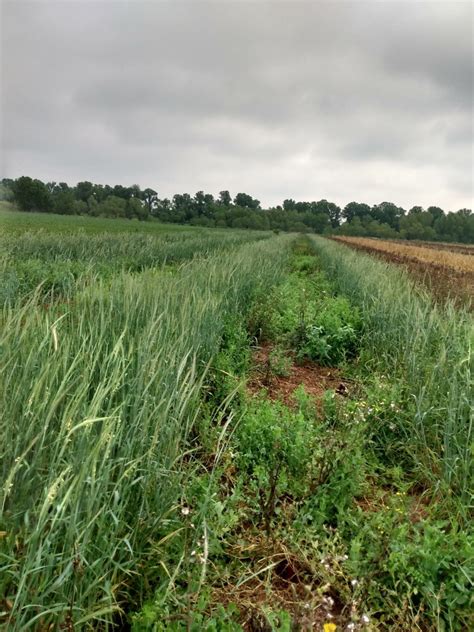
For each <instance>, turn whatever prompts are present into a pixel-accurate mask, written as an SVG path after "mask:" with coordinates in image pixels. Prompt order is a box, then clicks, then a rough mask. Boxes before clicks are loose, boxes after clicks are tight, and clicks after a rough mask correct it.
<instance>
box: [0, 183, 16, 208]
mask: <svg viewBox="0 0 474 632" xmlns="http://www.w3.org/2000/svg"><path fill="white" fill-rule="evenodd" d="M12 184H13V181H11V184H9V183H8V181H7V178H4V179H3V180H2V182H1V183H0V200H1V201H3V202H12V201H13V198H14V194H13V189H12Z"/></svg>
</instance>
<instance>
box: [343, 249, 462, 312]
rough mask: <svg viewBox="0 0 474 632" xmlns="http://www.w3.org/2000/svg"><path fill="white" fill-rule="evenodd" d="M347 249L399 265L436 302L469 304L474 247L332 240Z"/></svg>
mask: <svg viewBox="0 0 474 632" xmlns="http://www.w3.org/2000/svg"><path fill="white" fill-rule="evenodd" d="M335 239H336V240H337V241H339V242H342V243H344V244H346V245H348V246H350V247H351V248H355V249H357V250H363V251H365V252H368V253H369V254H373V255H376V256H378V257H381V258H382V259H385V260H386V261H390V262H392V263H396V264H399V265H403V266H405V268H406V270H407V272H408V273H409V274H410V275H411V276H412V277H413V278H414V279H415V280H417V281H421V282H422V283H423V284H424V285H426V286H428V288H429V289H430V291H431V292H432V293H433V294H434V295H435V296H436V298H439V299H446V298H452V299H454V300H455V301H456V302H458V303H461V304H464V305H466V304H467V305H471V306H472V305H473V298H474V256H473V255H474V248H473V247H471V246H466V245H464V244H444V243H443V244H430V245H429V246H428V245H426V244H425V243H423V245H420V242H417V243H406V242H400V241H390V240H383V239H370V238H367V237H335Z"/></svg>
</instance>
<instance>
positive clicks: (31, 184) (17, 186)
mask: <svg viewBox="0 0 474 632" xmlns="http://www.w3.org/2000/svg"><path fill="white" fill-rule="evenodd" d="M13 196H14V201H15V202H16V203H17V204H18V206H19V207H20V208H21V210H23V211H41V212H47V211H49V210H50V209H51V194H50V193H49V191H48V188H47V187H46V185H45V184H44V183H43V182H41V180H33V179H32V178H30V177H28V176H21V177H20V178H18V179H17V180H15V182H14V183H13Z"/></svg>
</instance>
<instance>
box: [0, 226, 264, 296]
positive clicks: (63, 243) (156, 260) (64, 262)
mask: <svg viewBox="0 0 474 632" xmlns="http://www.w3.org/2000/svg"><path fill="white" fill-rule="evenodd" d="M268 236H269V234H267V235H264V234H262V233H249V232H246V233H244V232H238V231H236V232H227V233H225V235H222V234H219V233H217V232H215V233H209V234H205V235H203V234H196V233H195V232H192V231H189V232H179V233H173V232H171V233H169V234H166V233H164V232H161V233H159V234H158V235H149V234H144V233H140V232H137V233H133V232H129V233H127V234H123V233H115V234H114V233H102V234H94V235H89V234H86V233H83V232H82V233H81V232H76V233H71V234H62V233H54V232H44V231H27V232H24V233H22V234H20V235H11V234H6V235H5V236H3V237H0V251H1V252H2V256H1V257H0V278H1V282H0V304H4V303H9V304H11V303H13V302H14V301H15V300H17V299H18V298H24V297H27V296H28V295H30V294H31V293H32V292H33V291H35V290H37V292H36V293H37V296H38V297H40V296H41V297H43V300H44V301H45V302H47V303H50V302H53V301H54V300H58V299H63V300H67V299H71V298H72V297H73V296H74V294H75V293H76V292H77V291H78V289H80V288H81V287H83V286H84V285H85V284H91V283H93V282H96V281H97V279H98V278H112V277H113V276H114V275H115V274H117V273H118V272H120V271H123V272H141V271H143V270H145V269H147V268H152V267H156V266H161V265H164V264H176V263H179V262H182V261H186V260H188V259H192V258H193V257H197V256H209V255H210V254H211V253H213V252H221V251H228V250H229V249H231V248H235V247H238V246H240V245H242V244H245V243H248V242H250V241H254V240H259V239H263V238H264V237H268Z"/></svg>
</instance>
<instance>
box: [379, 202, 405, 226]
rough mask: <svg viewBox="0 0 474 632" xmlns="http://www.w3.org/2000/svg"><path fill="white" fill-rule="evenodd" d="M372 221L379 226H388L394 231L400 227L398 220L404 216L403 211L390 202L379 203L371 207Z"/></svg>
mask: <svg viewBox="0 0 474 632" xmlns="http://www.w3.org/2000/svg"><path fill="white" fill-rule="evenodd" d="M371 215H372V217H373V219H375V220H377V221H378V222H380V223H381V224H388V225H389V226H391V227H392V228H394V229H395V230H398V229H399V227H400V219H401V218H402V217H403V216H404V215H405V209H403V208H402V207H401V206H397V205H396V204H393V203H392V202H381V203H380V204H376V205H375V206H373V207H372V213H371Z"/></svg>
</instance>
